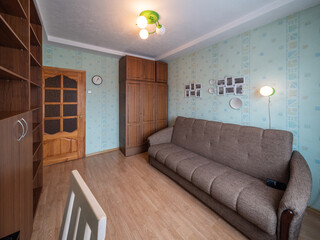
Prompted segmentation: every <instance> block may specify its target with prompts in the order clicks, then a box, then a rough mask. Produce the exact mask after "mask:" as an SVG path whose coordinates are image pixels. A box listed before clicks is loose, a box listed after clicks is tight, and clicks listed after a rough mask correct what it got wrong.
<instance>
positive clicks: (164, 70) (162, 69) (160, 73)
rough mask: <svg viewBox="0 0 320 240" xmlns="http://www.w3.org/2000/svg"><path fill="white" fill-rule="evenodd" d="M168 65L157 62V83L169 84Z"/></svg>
mask: <svg viewBox="0 0 320 240" xmlns="http://www.w3.org/2000/svg"><path fill="white" fill-rule="evenodd" d="M167 78H168V64H167V63H165V62H159V61H158V62H156V81H157V82H163V83H167Z"/></svg>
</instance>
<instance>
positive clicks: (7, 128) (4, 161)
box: [0, 115, 23, 238]
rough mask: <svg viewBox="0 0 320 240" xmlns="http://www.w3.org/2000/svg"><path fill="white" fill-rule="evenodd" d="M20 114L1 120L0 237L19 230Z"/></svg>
mask: <svg viewBox="0 0 320 240" xmlns="http://www.w3.org/2000/svg"><path fill="white" fill-rule="evenodd" d="M18 120H19V115H17V116H14V117H11V118H7V119H4V120H1V121H0V136H1V137H0V153H1V156H0V209H1V210H0V211H1V214H0V238H3V237H5V236H7V235H9V234H12V233H14V232H17V231H19V226H20V222H19V219H20V207H19V205H20V198H19V196H20V188H19V184H20V172H19V168H20V167H19V164H20V163H19V161H20V160H19V151H20V149H19V142H18V139H19V138H20V137H21V136H22V134H23V129H22V125H20V124H22V123H21V121H20V123H18Z"/></svg>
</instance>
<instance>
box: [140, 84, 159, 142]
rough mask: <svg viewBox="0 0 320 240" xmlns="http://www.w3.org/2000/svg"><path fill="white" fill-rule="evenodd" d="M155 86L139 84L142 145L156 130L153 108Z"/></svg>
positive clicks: (154, 110) (154, 109)
mask: <svg viewBox="0 0 320 240" xmlns="http://www.w3.org/2000/svg"><path fill="white" fill-rule="evenodd" d="M155 96H156V86H155V84H153V83H141V108H142V136H143V143H146V142H147V139H148V137H149V136H150V135H151V134H153V133H154V132H155V130H156V108H155V103H156V102H155Z"/></svg>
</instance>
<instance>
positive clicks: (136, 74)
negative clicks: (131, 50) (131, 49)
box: [126, 56, 144, 80]
mask: <svg viewBox="0 0 320 240" xmlns="http://www.w3.org/2000/svg"><path fill="white" fill-rule="evenodd" d="M126 60H127V62H126V64H127V79H131V80H142V79H143V77H144V63H143V60H142V59H141V58H136V57H129V56H128V57H127V59H126Z"/></svg>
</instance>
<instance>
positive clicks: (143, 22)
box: [137, 16, 148, 28]
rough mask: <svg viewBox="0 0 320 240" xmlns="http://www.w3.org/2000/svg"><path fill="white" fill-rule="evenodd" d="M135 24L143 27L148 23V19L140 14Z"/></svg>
mask: <svg viewBox="0 0 320 240" xmlns="http://www.w3.org/2000/svg"><path fill="white" fill-rule="evenodd" d="M137 25H138V27H139V28H145V27H146V26H147V25H148V20H147V18H146V17H145V16H140V17H138V18H137Z"/></svg>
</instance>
